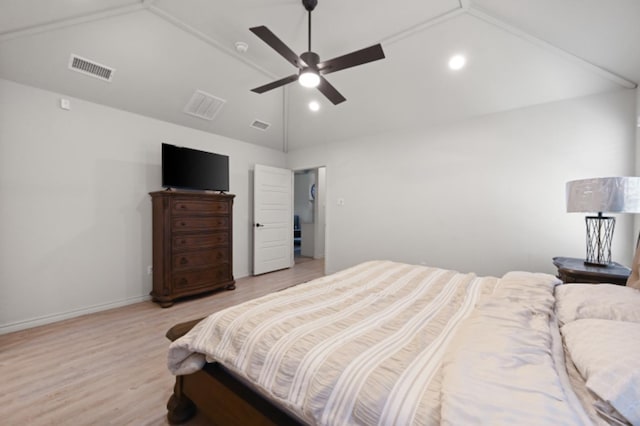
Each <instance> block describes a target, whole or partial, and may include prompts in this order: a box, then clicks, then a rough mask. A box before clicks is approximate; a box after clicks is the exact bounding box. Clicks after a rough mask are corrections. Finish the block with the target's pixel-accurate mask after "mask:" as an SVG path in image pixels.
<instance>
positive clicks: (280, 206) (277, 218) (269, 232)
mask: <svg viewBox="0 0 640 426" xmlns="http://www.w3.org/2000/svg"><path fill="white" fill-rule="evenodd" d="M292 266H293V172H292V171H291V170H287V169H279V168H277V167H269V166H263V165H260V164H256V166H255V171H254V174H253V274H254V275H259V274H264V273H266V272H271V271H276V270H278V269H284V268H290V267H292Z"/></svg>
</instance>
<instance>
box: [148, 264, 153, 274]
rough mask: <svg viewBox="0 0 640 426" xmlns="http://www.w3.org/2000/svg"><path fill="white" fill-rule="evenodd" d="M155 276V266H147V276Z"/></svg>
mask: <svg viewBox="0 0 640 426" xmlns="http://www.w3.org/2000/svg"><path fill="white" fill-rule="evenodd" d="M151 274H153V266H151V265H149V266H147V275H151Z"/></svg>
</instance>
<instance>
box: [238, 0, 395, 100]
mask: <svg viewBox="0 0 640 426" xmlns="http://www.w3.org/2000/svg"><path fill="white" fill-rule="evenodd" d="M302 4H303V5H304V8H305V9H306V10H307V11H308V12H309V47H308V50H307V51H306V52H304V53H303V54H301V55H300V56H298V55H296V54H295V53H294V52H293V50H291V49H290V48H289V47H288V46H287V45H286V44H284V43H283V42H282V40H280V39H279V38H278V37H277V36H276V35H275V34H274V33H272V32H271V31H270V30H269V29H268V28H267V27H265V26H259V27H253V28H249V30H250V31H251V32H252V33H254V34H255V35H257V36H258V37H260V39H261V40H262V41H264V42H265V43H267V44H268V45H269V46H271V48H272V49H273V50H275V51H276V52H278V53H279V54H280V55H281V56H282V57H283V58H285V59H286V60H287V61H289V62H290V63H291V64H292V65H293V66H294V67H296V68H298V73H296V74H292V75H290V76H288V77H284V78H281V79H280V80H276V81H274V82H272V83H268V84H265V85H264V86H260V87H256V88H255V89H251V91H252V92H256V93H264V92H266V91H269V90H272V89H275V88H278V87H280V86H284V85H285V84H289V83H291V82H294V81H296V80H298V82H300V84H301V85H303V86H305V87H317V88H318V90H319V91H320V92H321V93H322V94H323V95H325V96H326V97H327V98H328V99H329V100H330V101H331V102H332V103H333V104H334V105H337V104H339V103H340V102H344V101H346V98H345V97H344V96H342V95H341V94H340V92H338V91H337V90H336V88H335V87H333V86H332V85H331V84H330V83H329V82H328V81H327V80H326V79H325V78H324V77H323V75H324V74H329V73H332V72H336V71H340V70H343V69H345V68H351V67H355V66H356V65H362V64H366V63H367V62H372V61H377V60H378V59H383V58H384V52H383V51H382V46H381V45H380V44H376V45H374V46H371V47H367V48H365V49H360V50H356V51H355V52H351V53H347V54H346V55H342V56H338V57H336V58H333V59H329V60H328V61H322V62H320V56H319V55H318V54H317V53H315V52H312V51H311V12H312V11H313V9H315V7H316V5H317V4H318V0H302Z"/></svg>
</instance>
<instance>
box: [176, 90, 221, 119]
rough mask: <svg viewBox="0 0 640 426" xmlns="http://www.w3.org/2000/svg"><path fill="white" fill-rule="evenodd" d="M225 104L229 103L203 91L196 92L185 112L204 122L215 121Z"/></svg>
mask: <svg viewBox="0 0 640 426" xmlns="http://www.w3.org/2000/svg"><path fill="white" fill-rule="evenodd" d="M225 102H227V101H225V100H224V99H220V98H217V97H215V96H213V95H210V94H209V93H206V92H203V91H202V90H196V91H195V93H194V94H193V95H192V96H191V99H189V102H188V103H187V106H185V107H184V112H185V113H187V114H189V115H193V116H195V117H198V118H202V119H203V120H213V118H214V117H215V116H216V114H218V112H219V111H220V109H221V108H222V105H224V104H225Z"/></svg>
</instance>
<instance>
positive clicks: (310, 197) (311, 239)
mask: <svg viewBox="0 0 640 426" xmlns="http://www.w3.org/2000/svg"><path fill="white" fill-rule="evenodd" d="M325 188H326V168H325V167H317V168H311V169H304V170H296V171H295V172H294V191H293V194H294V196H293V200H294V201H293V212H294V216H293V222H294V224H293V225H294V226H293V253H294V260H295V262H296V263H300V262H304V261H306V260H310V259H324V255H325V228H326V222H325V217H326V216H325V208H326V203H325V200H326V196H325V192H326V191H325Z"/></svg>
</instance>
